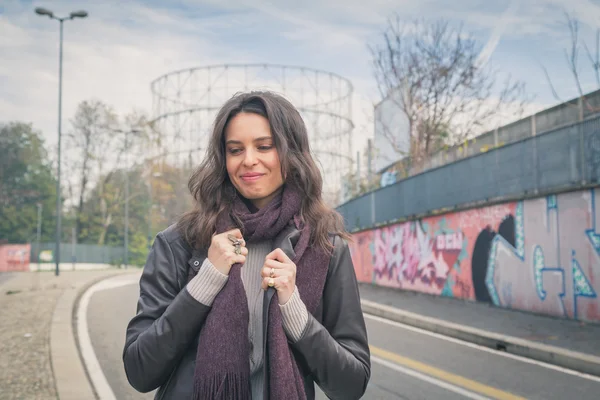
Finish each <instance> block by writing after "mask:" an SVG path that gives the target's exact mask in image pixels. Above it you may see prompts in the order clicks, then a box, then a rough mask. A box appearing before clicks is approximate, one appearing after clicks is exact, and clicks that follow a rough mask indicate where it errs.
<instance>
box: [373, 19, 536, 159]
mask: <svg viewBox="0 0 600 400" xmlns="http://www.w3.org/2000/svg"><path fill="white" fill-rule="evenodd" d="M382 39H383V40H382V41H381V42H380V43H377V44H375V45H372V46H370V50H371V55H372V61H373V67H374V75H375V78H376V80H377V84H378V87H379V90H380V92H381V95H382V96H383V97H384V98H387V99H391V100H392V101H394V102H395V104H396V105H397V108H398V110H399V111H400V112H402V113H403V114H404V115H405V116H406V119H407V121H408V135H409V143H410V156H411V157H410V158H411V159H412V164H413V165H421V164H422V163H423V162H424V161H425V160H426V159H427V157H428V156H429V155H430V154H432V153H433V152H435V151H436V150H438V149H440V148H441V147H442V146H444V145H452V144H455V143H459V142H462V141H464V140H465V139H467V138H469V137H472V136H474V135H475V134H478V133H480V132H481V130H483V129H484V128H485V127H486V126H487V124H488V123H489V121H490V120H491V119H493V118H494V117H498V116H499V115H502V114H503V113H505V112H506V111H507V110H509V109H510V110H511V111H510V112H511V113H512V114H513V116H514V117H515V119H516V118H518V117H519V116H520V115H521V114H522V112H523V108H524V104H525V102H526V101H527V99H526V97H525V95H524V84H523V83H522V82H512V81H511V79H510V77H508V78H507V79H506V80H505V81H504V82H503V83H501V82H499V79H498V72H497V71H495V70H494V69H493V68H492V67H491V66H490V64H489V63H486V62H482V61H480V59H479V57H480V54H481V48H482V47H481V46H480V45H479V44H478V43H477V42H476V40H475V39H474V38H473V37H471V36H470V35H468V34H466V33H465V32H463V31H462V27H458V28H455V27H453V26H452V25H450V24H449V23H448V22H447V21H444V20H438V21H434V22H431V23H430V22H426V21H422V20H417V21H413V22H404V21H403V20H401V18H400V17H399V16H398V15H395V16H394V17H393V18H391V19H389V21H388V25H387V27H386V29H385V30H384V31H383V33H382ZM383 134H384V135H385V136H387V137H388V139H389V141H390V144H391V146H392V147H394V146H397V140H398V138H397V135H398V132H397V131H396V129H394V127H389V129H388V128H386V127H384V129H383Z"/></svg>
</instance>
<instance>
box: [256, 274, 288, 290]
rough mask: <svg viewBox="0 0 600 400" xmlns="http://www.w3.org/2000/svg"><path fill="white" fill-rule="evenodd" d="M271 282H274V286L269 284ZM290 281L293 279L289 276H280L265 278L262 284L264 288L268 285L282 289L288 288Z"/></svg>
mask: <svg viewBox="0 0 600 400" xmlns="http://www.w3.org/2000/svg"><path fill="white" fill-rule="evenodd" d="M270 282H273V286H270V285H269V283H270ZM290 282H291V280H290V278H289V277H287V276H279V277H277V278H263V280H262V282H261V285H260V286H261V287H262V288H263V290H266V289H267V288H268V287H272V288H275V289H276V290H281V289H285V288H287V287H288V286H289V283H290Z"/></svg>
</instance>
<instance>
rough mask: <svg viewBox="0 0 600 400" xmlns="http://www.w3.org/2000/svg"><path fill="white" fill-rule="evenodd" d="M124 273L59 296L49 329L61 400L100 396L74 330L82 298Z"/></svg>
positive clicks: (104, 277)
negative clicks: (105, 281) (82, 358)
mask: <svg viewBox="0 0 600 400" xmlns="http://www.w3.org/2000/svg"><path fill="white" fill-rule="evenodd" d="M126 273H127V272H125V271H111V272H108V273H106V274H105V275H102V276H99V277H98V276H97V277H94V278H92V279H90V280H87V281H84V282H82V283H79V284H76V285H75V287H73V288H69V289H65V291H64V292H63V294H61V296H60V297H59V299H58V301H57V303H56V307H55V308H54V313H53V314H52V322H51V326H50V362H51V365H52V372H53V375H54V382H55V386H56V392H57V397H58V398H59V399H60V400H85V399H90V400H96V399H97V396H96V393H95V391H94V389H93V386H92V384H91V382H90V379H89V377H88V374H87V372H86V369H85V367H84V365H83V362H82V360H81V356H80V351H79V344H78V342H77V335H76V330H75V323H76V310H77V305H78V303H79V299H80V298H81V296H82V295H83V293H85V291H86V290H87V289H89V288H90V287H91V286H93V285H95V284H96V283H98V282H100V281H102V280H104V279H108V278H111V277H113V276H115V275H120V274H126Z"/></svg>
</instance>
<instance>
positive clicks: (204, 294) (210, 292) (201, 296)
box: [186, 258, 229, 307]
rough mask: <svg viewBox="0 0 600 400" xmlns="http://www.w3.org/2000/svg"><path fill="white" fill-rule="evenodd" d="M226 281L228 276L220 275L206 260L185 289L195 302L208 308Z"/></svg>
mask: <svg viewBox="0 0 600 400" xmlns="http://www.w3.org/2000/svg"><path fill="white" fill-rule="evenodd" d="M227 279H229V276H228V275H224V274H222V273H220V272H219V271H218V270H217V269H216V268H215V266H214V265H213V264H212V263H211V262H210V261H209V259H208V258H206V259H205V260H204V262H203V263H202V266H201V267H200V271H198V274H196V276H195V277H193V278H192V280H191V281H190V282H189V283H188V284H187V286H186V289H187V291H188V292H189V293H190V294H191V295H192V297H193V298H194V299H196V301H198V302H199V303H202V304H204V305H205V306H209V307H210V306H212V303H213V301H214V300H215V297H217V295H218V294H219V292H220V291H221V289H223V287H224V286H225V284H226V283H227Z"/></svg>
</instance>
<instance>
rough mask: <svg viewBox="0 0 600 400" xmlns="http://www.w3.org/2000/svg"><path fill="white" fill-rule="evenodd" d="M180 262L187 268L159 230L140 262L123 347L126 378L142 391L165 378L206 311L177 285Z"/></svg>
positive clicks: (207, 311) (180, 272) (173, 367)
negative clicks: (141, 268) (141, 267)
mask: <svg viewBox="0 0 600 400" xmlns="http://www.w3.org/2000/svg"><path fill="white" fill-rule="evenodd" d="M180 258H183V257H180ZM182 263H183V265H184V266H186V267H187V260H183V259H182V260H176V259H175V257H174V255H173V251H172V249H171V246H170V245H169V243H168V242H167V240H166V239H165V237H164V235H163V234H162V233H159V234H158V235H157V237H156V240H155V241H154V244H153V246H152V249H151V251H150V254H149V255H148V260H147V261H146V265H145V266H144V271H143V273H142V277H141V279H140V296H139V300H138V304H137V314H136V316H135V317H133V319H132V320H131V321H130V322H129V324H128V326H127V333H126V339H125V347H124V350H123V363H124V366H125V373H126V375H127V379H128V381H129V383H130V384H131V386H133V387H134V388H135V389H136V390H138V391H140V392H144V393H145V392H149V391H152V390H154V389H156V388H158V387H160V386H161V385H163V384H164V383H165V382H166V381H167V379H168V378H169V376H170V374H171V373H172V371H173V370H174V369H175V368H176V367H177V364H178V362H179V360H180V359H181V357H182V356H183V355H184V353H185V352H186V350H188V349H189V346H190V344H191V343H192V342H193V341H194V340H195V339H196V337H197V335H198V333H199V332H200V328H201V327H202V324H203V323H204V321H205V319H206V316H207V315H208V313H209V311H210V307H208V306H205V305H203V304H201V303H199V302H198V301H196V300H195V299H194V298H193V297H192V296H191V295H190V293H189V292H188V291H187V289H185V288H184V289H183V290H180V289H181V286H180V283H179V275H180V274H183V271H178V270H179V269H181V265H182Z"/></svg>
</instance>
